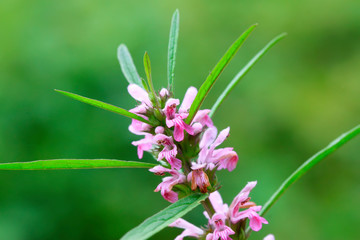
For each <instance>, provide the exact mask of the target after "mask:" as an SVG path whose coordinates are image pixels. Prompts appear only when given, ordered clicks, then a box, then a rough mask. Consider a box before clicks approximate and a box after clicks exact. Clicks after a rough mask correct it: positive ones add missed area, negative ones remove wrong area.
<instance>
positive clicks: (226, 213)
mask: <svg viewBox="0 0 360 240" xmlns="http://www.w3.org/2000/svg"><path fill="white" fill-rule="evenodd" d="M256 183H257V182H256V181H254V182H249V183H248V184H247V185H246V186H245V187H244V189H242V190H241V191H240V193H239V194H238V195H237V196H236V197H235V198H234V200H233V202H232V203H231V205H230V207H229V206H228V205H227V204H224V203H223V200H222V198H221V196H220V193H219V192H218V191H215V192H212V193H211V194H210V196H209V199H210V202H211V205H212V207H213V208H214V212H213V213H212V216H210V215H209V213H208V212H206V211H205V212H204V215H205V217H206V218H207V219H208V225H207V228H206V230H203V229H200V228H198V227H196V226H194V225H192V224H191V223H189V222H187V221H185V220H184V219H181V218H180V219H178V220H176V221H175V222H174V223H172V224H170V227H177V228H182V229H184V231H183V232H182V233H181V234H180V235H179V236H178V237H177V238H176V240H181V239H183V238H184V237H186V236H189V237H190V236H191V237H196V238H201V239H206V240H217V239H219V238H220V239H221V240H229V239H231V238H230V236H231V235H234V234H235V231H234V230H236V229H239V228H241V227H243V226H245V224H244V223H245V221H246V219H249V226H250V228H251V229H252V230H253V231H259V230H260V229H261V227H262V224H263V223H264V224H267V223H268V222H267V221H266V219H265V218H263V217H261V216H259V214H258V213H257V212H259V211H260V210H261V206H257V205H256V204H255V203H254V202H251V201H250V197H249V194H250V191H251V190H252V189H253V188H254V187H255V185H256ZM239 210H243V211H240V212H239ZM270 239H274V237H273V236H272V235H268V236H267V237H266V238H265V240H270Z"/></svg>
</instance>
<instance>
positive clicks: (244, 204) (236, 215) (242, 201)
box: [229, 181, 268, 231]
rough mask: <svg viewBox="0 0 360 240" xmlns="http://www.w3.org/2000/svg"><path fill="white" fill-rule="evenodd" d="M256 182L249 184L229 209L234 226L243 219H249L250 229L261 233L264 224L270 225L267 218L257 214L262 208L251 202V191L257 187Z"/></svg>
mask: <svg viewBox="0 0 360 240" xmlns="http://www.w3.org/2000/svg"><path fill="white" fill-rule="evenodd" d="M256 183H257V182H256V181H254V182H249V183H248V184H247V185H246V186H245V187H244V188H243V189H242V190H241V191H240V193H239V194H238V195H237V196H236V197H235V198H234V200H233V202H232V203H231V205H230V208H229V215H230V220H231V222H232V223H233V224H235V223H237V222H239V221H240V220H242V219H245V218H248V219H249V221H250V223H249V225H250V228H251V229H252V230H254V231H259V230H260V229H261V227H262V224H263V223H264V224H268V221H266V219H265V218H263V217H261V216H259V214H258V213H257V212H259V211H261V206H256V205H255V203H253V202H250V198H249V194H250V191H251V190H252V189H253V188H254V187H255V186H256ZM240 208H242V209H244V208H248V209H246V210H244V211H241V212H238V211H239V209H240Z"/></svg>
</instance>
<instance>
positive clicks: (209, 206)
mask: <svg viewBox="0 0 360 240" xmlns="http://www.w3.org/2000/svg"><path fill="white" fill-rule="evenodd" d="M201 204H202V205H203V207H204V209H205V211H206V212H207V213H208V214H209V217H210V218H211V217H212V216H213V215H214V213H215V210H214V207H213V205H212V204H211V202H210V200H209V198H206V199H205V200H204V201H202V202H201Z"/></svg>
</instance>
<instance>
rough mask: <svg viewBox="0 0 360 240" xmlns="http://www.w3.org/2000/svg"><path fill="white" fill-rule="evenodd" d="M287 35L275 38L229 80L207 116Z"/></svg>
mask: <svg viewBox="0 0 360 240" xmlns="http://www.w3.org/2000/svg"><path fill="white" fill-rule="evenodd" d="M286 35H287V34H286V33H283V34H280V35H279V36H277V37H275V38H274V39H273V40H271V41H270V42H269V43H268V44H267V45H266V46H265V47H264V48H263V49H261V50H260V51H259V52H258V53H257V54H256V55H255V56H254V57H253V58H252V59H251V60H250V61H249V62H248V63H247V64H246V65H245V67H244V68H243V69H241V70H240V72H239V73H238V74H236V76H235V77H234V78H233V79H232V80H231V82H230V83H229V85H227V87H226V89H225V90H224V91H223V92H222V93H221V95H220V97H219V98H218V99H217V100H216V102H215V104H214V106H213V107H212V108H211V112H210V114H209V116H210V117H212V116H213V114H214V113H215V111H216V110H217V108H218V107H219V106H220V104H221V103H222V102H223V101H224V99H225V98H226V97H227V96H228V95H229V93H230V92H231V90H233V88H234V87H235V85H236V84H238V83H239V82H240V80H241V79H242V78H243V77H244V76H245V75H246V73H248V71H249V70H250V69H251V68H252V67H253V66H254V65H255V63H257V61H259V59H260V58H262V57H263V56H264V55H265V53H266V52H267V51H268V50H269V49H270V48H271V47H273V46H274V45H275V44H276V43H277V42H279V41H280V40H281V39H283V38H284V37H285V36H286Z"/></svg>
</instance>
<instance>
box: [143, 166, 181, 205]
mask: <svg viewBox="0 0 360 240" xmlns="http://www.w3.org/2000/svg"><path fill="white" fill-rule="evenodd" d="M150 171H152V172H154V173H155V174H159V175H162V174H164V173H165V172H168V173H170V174H171V177H165V178H163V179H162V182H161V183H160V184H159V185H158V186H157V187H156V189H155V190H154V191H155V192H159V191H160V193H161V195H162V196H163V198H164V199H165V200H167V201H169V202H171V203H174V202H176V201H177V200H178V194H177V193H176V192H174V191H172V188H173V187H174V186H175V185H177V184H179V183H183V182H185V175H184V174H182V173H180V172H178V171H176V170H172V169H167V168H163V167H161V166H157V168H156V167H155V168H152V169H151V170H150Z"/></svg>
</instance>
